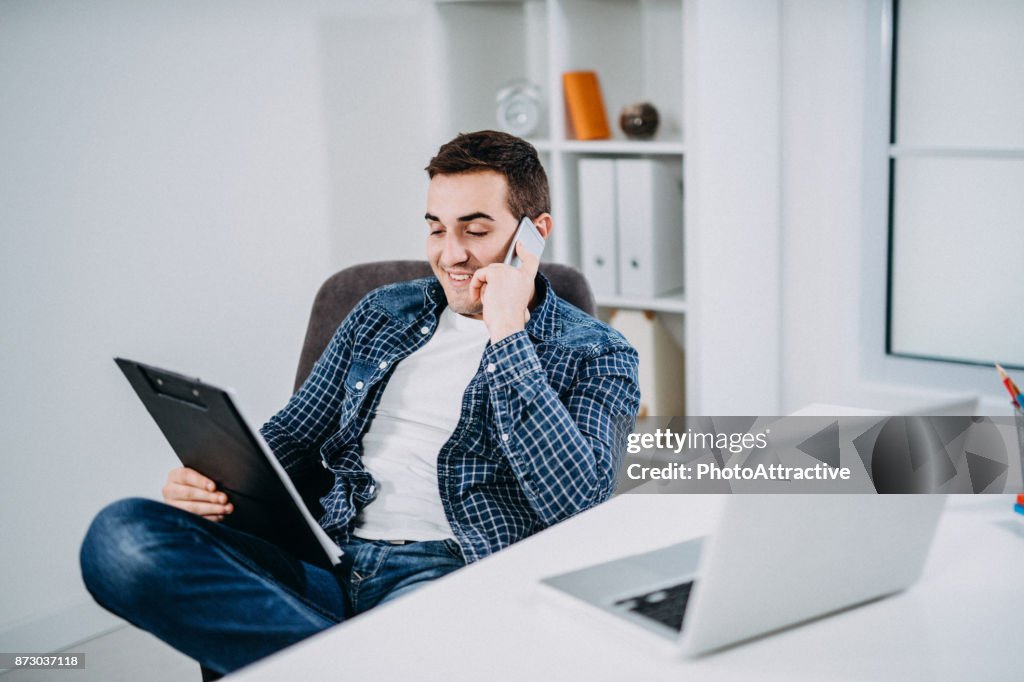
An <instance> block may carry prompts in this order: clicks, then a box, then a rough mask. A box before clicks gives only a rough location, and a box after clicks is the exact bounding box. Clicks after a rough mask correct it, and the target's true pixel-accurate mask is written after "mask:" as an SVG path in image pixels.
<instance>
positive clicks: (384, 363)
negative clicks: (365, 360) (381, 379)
mask: <svg viewBox="0 0 1024 682" xmlns="http://www.w3.org/2000/svg"><path fill="white" fill-rule="evenodd" d="M377 366H378V367H380V368H381V369H387V368H388V361H387V360H381V361H380V364H379V365H377Z"/></svg>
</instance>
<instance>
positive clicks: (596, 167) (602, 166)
mask: <svg viewBox="0 0 1024 682" xmlns="http://www.w3.org/2000/svg"><path fill="white" fill-rule="evenodd" d="M578 170H579V179H580V193H579V200H580V213H579V215H580V252H581V257H582V260H583V263H582V265H583V274H584V276H586V278H587V281H589V282H590V286H591V287H592V288H593V290H594V293H595V294H597V295H598V296H601V295H606V296H609V295H610V296H614V295H616V294H618V293H619V249H618V244H617V243H616V242H617V230H616V229H615V216H616V211H615V161H614V160H613V159H580V160H579V165H578Z"/></svg>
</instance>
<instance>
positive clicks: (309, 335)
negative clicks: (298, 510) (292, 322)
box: [200, 260, 597, 682]
mask: <svg viewBox="0 0 1024 682" xmlns="http://www.w3.org/2000/svg"><path fill="white" fill-rule="evenodd" d="M540 271H541V272H542V273H544V276H545V277H547V278H548V280H549V281H550V282H551V286H552V288H553V289H554V290H555V293H556V294H558V295H559V296H560V297H561V298H563V299H565V300H566V301H568V302H569V303H572V304H573V305H574V306H576V307H577V308H579V309H580V310H583V311H584V312H586V313H589V314H590V315H594V314H596V311H597V305H596V304H595V302H594V292H593V291H591V289H590V285H589V284H587V280H586V279H585V278H584V277H583V274H582V273H581V272H580V271H579V270H577V269H576V268H573V267H570V266H568V265H560V264H558V263H543V264H541V266H540ZM431 274H432V271H431V269H430V264H429V263H427V262H426V261H418V260H389V261H378V262H376V263H363V264H361V265H353V266H352V267H348V268H345V269H344V270H341V271H339V272H337V273H335V274H333V275H331V276H330V277H328V278H327V281H325V282H324V283H323V284H322V285H321V286H320V290H319V291H318V292H317V294H316V298H315V299H314V300H313V310H312V311H311V312H310V314H309V325H308V326H307V327H306V340H305V341H304V342H303V344H302V353H301V354H300V355H299V367H298V370H297V371H296V372H295V390H298V388H299V386H301V385H302V382H303V381H305V380H306V377H308V376H309V373H310V372H311V371H312V370H313V365H314V364H315V363H316V361H317V359H319V357H320V356H321V355H322V354H323V352H324V348H326V347H327V343H328V342H329V341H330V340H331V337H332V336H334V332H335V331H336V330H337V329H338V325H340V324H341V321H342V320H344V319H345V316H346V315H348V314H349V312H350V311H351V310H352V308H354V307H355V305H356V303H358V302H359V300H360V299H361V298H362V297H363V296H365V295H366V294H368V293H369V292H371V291H373V290H374V289H376V288H377V287H380V286H384V285H385V284H391V283H393V282H403V281H406V280H410V279H418V278H420V277H429V276H430V275H431ZM333 483H334V481H333V479H332V477H331V476H330V474H329V473H328V472H327V471H326V470H325V469H323V468H321V467H311V471H310V473H309V474H307V475H305V476H304V477H298V478H296V480H295V485H296V487H297V488H298V489H299V491H300V492H301V493H302V497H303V499H304V500H305V502H306V505H307V506H308V507H309V510H310V512H311V513H312V514H313V518H319V516H320V514H322V513H323V509H322V508H321V506H320V498H321V497H323V496H324V495H325V494H327V492H328V491H329V490H330V487H331V485H332V484H333ZM200 670H201V672H202V676H203V682H207V681H208V680H217V679H220V677H221V676H220V675H218V674H217V673H215V672H213V671H212V670H208V669H206V668H203V667H201V666H200Z"/></svg>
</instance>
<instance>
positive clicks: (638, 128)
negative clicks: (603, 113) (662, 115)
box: [619, 102, 658, 140]
mask: <svg viewBox="0 0 1024 682" xmlns="http://www.w3.org/2000/svg"><path fill="white" fill-rule="evenodd" d="M619 127H620V128H622V132H624V133H626V137H629V138H631V139H634V140H649V139H650V138H652V137H654V133H656V132H657V131H658V110H657V109H655V108H654V105H653V104H651V103H650V102H637V103H636V104H628V105H626V106H624V107H622V113H621V114H619Z"/></svg>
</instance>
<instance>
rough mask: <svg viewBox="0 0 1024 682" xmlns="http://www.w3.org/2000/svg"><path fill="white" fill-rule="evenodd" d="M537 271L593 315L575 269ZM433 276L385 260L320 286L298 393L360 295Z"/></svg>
mask: <svg viewBox="0 0 1024 682" xmlns="http://www.w3.org/2000/svg"><path fill="white" fill-rule="evenodd" d="M540 271H541V272H542V273H544V276H545V277H547V278H548V280H550V282H551V286H552V288H554V290H555V293H556V294H558V295H559V296H560V297H562V298H563V299H565V300H566V301H568V302H569V303H572V304H573V305H574V306H576V307H577V308H579V309H580V310H583V311H584V312H586V313H589V314H591V315H595V314H596V310H597V306H596V305H595V303H594V292H593V291H591V290H590V285H589V284H587V280H586V279H584V277H583V274H582V273H581V272H580V271H579V270H577V269H576V268H573V267H570V266H568V265H560V264H558V263H543V264H541V266H540ZM431 274H432V271H431V269H430V264H429V263H427V262H426V261H418V260H387V261H378V262H376V263H363V264H361V265H353V266H352V267H349V268H345V269H344V270H341V271H340V272H337V273H335V274H334V275H332V276H331V277H329V278H328V279H327V281H326V282H324V283H323V285H322V286H321V287H320V291H318V292H317V294H316V299H315V300H314V301H313V310H312V312H311V313H310V315H309V326H308V327H307V328H306V341H305V343H304V344H303V346H302V354H301V355H300V356H299V368H298V371H297V372H296V373H295V389H296V390H298V388H299V386H301V385H302V382H303V381H305V380H306V377H308V376H309V373H310V372H311V371H312V370H313V364H314V363H316V361H317V359H318V358H319V357H320V355H321V354H322V353H323V352H324V348H326V347H327V343H328V342H329V341H330V340H331V337H332V336H334V332H335V330H337V329H338V325H340V324H341V321H342V320H344V319H345V316H346V315H348V314H349V311H351V310H352V308H354V307H355V305H356V303H358V302H359V299H361V298H362V297H363V296H365V295H366V294H368V293H369V292H370V291H372V290H374V289H376V288H377V287H379V286H383V285H385V284H391V283H393V282H402V281H405V280H410V279H418V278H420V277H428V276H430V275H431Z"/></svg>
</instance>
